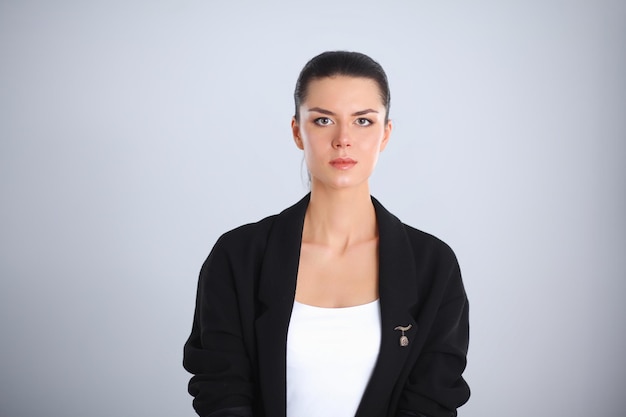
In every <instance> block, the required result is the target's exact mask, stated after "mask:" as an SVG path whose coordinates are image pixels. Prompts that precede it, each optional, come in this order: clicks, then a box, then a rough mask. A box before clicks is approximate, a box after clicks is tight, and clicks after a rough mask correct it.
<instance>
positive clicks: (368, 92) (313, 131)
mask: <svg viewBox="0 0 626 417" xmlns="http://www.w3.org/2000/svg"><path fill="white" fill-rule="evenodd" d="M299 110H300V120H299V121H296V120H295V118H294V119H293V120H292V122H291V127H292V131H293V137H294V140H295V142H296V145H297V146H298V148H300V149H302V150H303V151H304V159H305V161H306V164H307V167H308V170H309V173H310V175H311V188H312V189H313V188H316V187H320V186H321V187H328V188H332V189H342V188H350V187H368V179H369V177H370V175H371V174H372V172H373V170H374V167H375V166H376V162H377V160H378V154H379V153H380V152H381V151H382V150H383V149H385V146H387V142H388V140H389V135H390V134H391V128H392V126H391V122H390V121H387V122H385V118H386V113H385V112H386V110H385V106H384V105H383V103H382V101H381V98H380V91H379V89H378V85H377V84H376V82H375V81H374V80H371V79H369V78H361V77H349V76H334V77H327V78H321V79H317V80H313V81H311V82H310V83H309V85H308V88H307V95H306V99H305V100H304V102H303V103H302V104H301V105H300V109H299Z"/></svg>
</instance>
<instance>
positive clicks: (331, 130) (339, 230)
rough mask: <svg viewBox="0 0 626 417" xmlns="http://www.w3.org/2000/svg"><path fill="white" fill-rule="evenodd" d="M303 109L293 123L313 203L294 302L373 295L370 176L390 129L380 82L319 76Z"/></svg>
mask: <svg viewBox="0 0 626 417" xmlns="http://www.w3.org/2000/svg"><path fill="white" fill-rule="evenodd" d="M299 110H300V120H299V121H297V120H296V119H295V118H294V119H292V122H291V127H292V133H293V138H294V141H295V143H296V146H297V147H298V148H299V149H301V150H302V151H303V152H304V159H305V161H306V164H307V167H308V170H309V172H310V175H311V201H310V203H309V207H308V209H307V213H306V215H305V219H304V228H303V237H302V246H301V253H300V265H299V270H298V277H297V284H296V300H297V301H298V302H301V303H304V304H309V305H315V306H319V307H348V306H354V305H361V304H365V303H368V302H371V301H374V300H376V299H377V298H378V229H377V225H376V215H375V211H374V206H373V205H372V201H371V198H370V188H369V178H370V176H371V174H372V172H373V171H374V168H375V166H376V162H377V161H378V156H379V154H380V152H382V151H383V150H384V149H385V147H386V146H387V143H388V141H389V136H390V134H391V130H392V124H391V121H387V122H385V116H386V115H385V107H384V105H383V103H382V101H381V99H380V91H379V89H378V85H377V84H376V82H375V81H373V80H371V79H368V78H361V77H347V76H335V77H327V78H322V79H318V80H313V81H311V83H310V84H309V86H308V94H307V98H306V100H305V101H304V102H303V103H302V104H301V106H300V109H299ZM341 162H343V163H341ZM346 162H348V163H346Z"/></svg>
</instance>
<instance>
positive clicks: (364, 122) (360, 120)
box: [356, 117, 372, 126]
mask: <svg viewBox="0 0 626 417" xmlns="http://www.w3.org/2000/svg"><path fill="white" fill-rule="evenodd" d="M356 124H357V125H359V126H369V125H371V124H372V121H371V120H370V119H366V118H365V117H359V118H358V119H356Z"/></svg>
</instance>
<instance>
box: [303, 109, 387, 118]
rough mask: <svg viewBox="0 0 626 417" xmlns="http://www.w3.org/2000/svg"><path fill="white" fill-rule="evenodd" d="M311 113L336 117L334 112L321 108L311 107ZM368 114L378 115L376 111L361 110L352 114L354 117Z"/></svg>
mask: <svg viewBox="0 0 626 417" xmlns="http://www.w3.org/2000/svg"><path fill="white" fill-rule="evenodd" d="M309 111H314V112H317V113H322V114H326V115H328V116H334V115H335V113H333V112H332V111H330V110H326V109H323V108H321V107H311V108H310V109H309ZM368 113H378V111H376V110H374V109H365V110H359V111H357V112H354V113H352V116H363V115H365V114H368Z"/></svg>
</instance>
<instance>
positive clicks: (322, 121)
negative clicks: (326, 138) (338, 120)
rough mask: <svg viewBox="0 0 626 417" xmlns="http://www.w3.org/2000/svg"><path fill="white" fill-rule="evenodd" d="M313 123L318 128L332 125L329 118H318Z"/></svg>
mask: <svg viewBox="0 0 626 417" xmlns="http://www.w3.org/2000/svg"><path fill="white" fill-rule="evenodd" d="M313 123H315V124H316V125H318V126H328V125H331V124H333V121H332V120H330V118H328V117H318V118H317V119H315V120H313Z"/></svg>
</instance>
